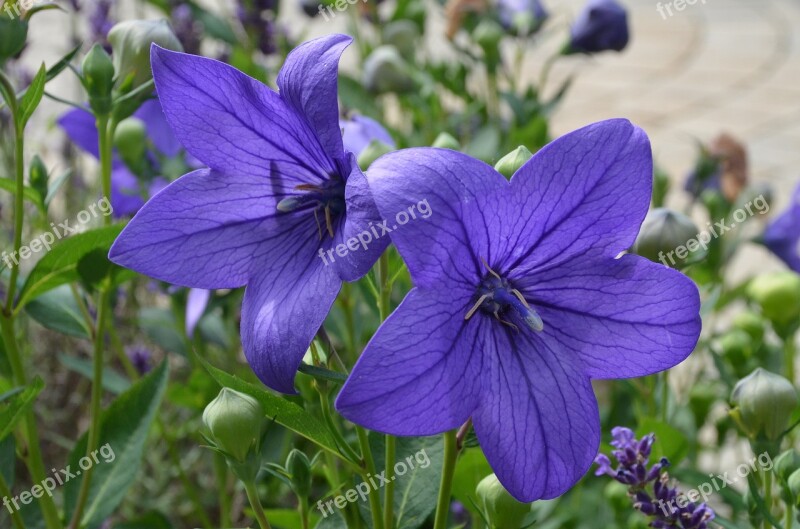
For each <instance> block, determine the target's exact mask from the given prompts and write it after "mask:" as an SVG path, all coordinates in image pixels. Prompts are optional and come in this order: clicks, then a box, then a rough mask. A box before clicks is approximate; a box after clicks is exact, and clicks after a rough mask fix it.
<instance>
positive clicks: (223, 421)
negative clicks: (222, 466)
mask: <svg viewBox="0 0 800 529" xmlns="http://www.w3.org/2000/svg"><path fill="white" fill-rule="evenodd" d="M203 423H204V424H205V426H206V428H207V429H208V431H209V433H210V438H211V440H212V441H213V442H214V443H215V444H216V448H217V449H219V450H220V451H222V452H224V453H225V455H226V456H228V457H231V458H233V459H234V460H235V461H236V462H238V463H243V462H245V461H246V460H247V458H248V456H249V455H251V454H252V453H258V451H259V448H260V441H261V430H262V425H263V423H264V410H263V408H262V407H261V404H259V402H258V401H257V400H256V399H254V398H253V397H251V396H249V395H245V394H244V393H239V392H238V391H235V390H233V389H230V388H222V391H220V393H219V395H217V398H215V399H214V400H213V401H211V403H210V404H209V405H208V406H206V409H205V411H203Z"/></svg>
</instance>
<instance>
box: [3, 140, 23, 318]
mask: <svg viewBox="0 0 800 529" xmlns="http://www.w3.org/2000/svg"><path fill="white" fill-rule="evenodd" d="M14 141H15V150H14V152H15V154H14V174H15V184H16V193H15V194H14V253H13V254H11V257H12V259H11V261H12V262H13V263H14V264H13V265H12V266H11V278H10V279H9V282H8V293H7V295H6V309H5V311H6V314H11V311H12V310H13V308H14V295H15V294H16V292H17V279H18V278H19V268H20V265H19V261H18V259H19V249H20V248H21V247H22V223H23V220H24V216H25V211H24V206H25V204H24V198H25V197H24V195H23V189H24V188H25V160H24V156H25V135H24V134H23V130H22V126H21V125H19V124H16V125H15V126H14Z"/></svg>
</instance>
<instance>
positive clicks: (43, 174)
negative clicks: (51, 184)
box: [28, 154, 48, 201]
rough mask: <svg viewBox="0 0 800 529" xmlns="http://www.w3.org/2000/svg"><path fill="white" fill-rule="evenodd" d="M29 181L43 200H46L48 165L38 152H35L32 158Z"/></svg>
mask: <svg viewBox="0 0 800 529" xmlns="http://www.w3.org/2000/svg"><path fill="white" fill-rule="evenodd" d="M28 181H29V182H30V184H31V187H32V188H33V189H34V190H36V192H37V193H38V194H39V196H40V197H41V199H42V201H44V199H45V197H46V196H47V185H48V176H47V166H46V165H45V164H44V162H43V161H42V159H41V158H40V157H39V155H38V154H35V155H34V156H33V159H32V160H31V168H30V172H29V174H28Z"/></svg>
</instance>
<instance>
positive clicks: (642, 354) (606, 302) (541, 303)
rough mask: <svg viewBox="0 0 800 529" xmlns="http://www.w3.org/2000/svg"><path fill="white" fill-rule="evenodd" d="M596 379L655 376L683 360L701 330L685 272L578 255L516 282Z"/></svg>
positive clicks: (549, 330)
mask: <svg viewBox="0 0 800 529" xmlns="http://www.w3.org/2000/svg"><path fill="white" fill-rule="evenodd" d="M515 284H516V285H517V286H518V287H519V288H520V289H521V290H522V291H523V292H524V293H525V294H526V297H528V299H529V300H530V303H531V305H532V306H534V307H535V308H536V310H537V311H538V312H539V315H540V316H541V318H542V320H543V321H544V332H543V334H544V335H545V336H548V337H550V338H551V339H552V340H554V341H557V342H558V343H560V344H561V345H562V347H563V349H564V351H567V352H568V354H569V355H570V356H571V357H573V358H575V359H576V363H580V364H583V366H584V367H583V372H584V373H586V374H587V375H589V376H590V377H592V378H627V377H639V376H644V375H650V374H652V373H656V372H659V371H663V370H665V369H668V368H670V367H673V366H675V365H677V364H679V363H680V362H682V361H683V360H684V359H685V358H686V357H687V356H689V354H690V353H691V352H692V351H693V350H694V346H695V344H696V343H697V340H698V338H699V336H700V328H701V321H700V315H699V310H700V296H699V293H698V291H697V287H696V286H695V284H694V283H693V282H692V281H691V280H690V279H689V278H687V277H686V276H684V275H683V274H681V273H680V272H677V271H675V270H672V269H670V268H668V267H666V266H662V265H660V264H657V263H653V262H650V261H648V260H647V259H644V258H641V257H638V256H634V255H626V256H624V257H622V258H620V259H595V260H590V259H574V260H572V261H570V262H569V263H565V264H563V265H562V266H560V267H558V268H554V269H552V270H549V271H547V272H544V273H540V274H534V275H533V276H530V277H526V278H524V279H519V280H516V281H515Z"/></svg>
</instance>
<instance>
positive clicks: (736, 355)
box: [716, 329, 754, 364]
mask: <svg viewBox="0 0 800 529" xmlns="http://www.w3.org/2000/svg"><path fill="white" fill-rule="evenodd" d="M716 344H717V346H718V347H719V349H720V350H721V351H722V354H723V356H725V357H726V358H728V359H729V360H730V361H731V362H732V363H733V364H744V363H746V362H747V360H749V359H750V358H751V357H752V356H753V351H754V346H753V338H752V337H751V336H750V335H749V334H747V333H746V332H745V331H743V330H741V329H732V330H730V331H728V332H727V333H725V334H724V335H723V336H722V337H721V338H720V339H719V340H717V342H716Z"/></svg>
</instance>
